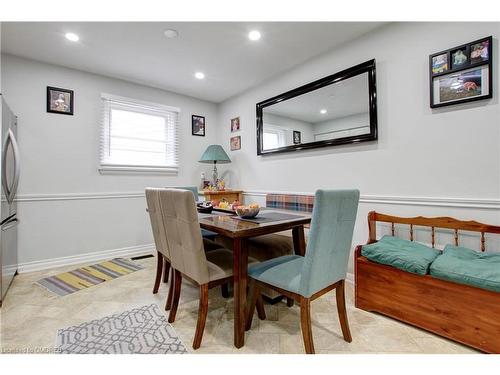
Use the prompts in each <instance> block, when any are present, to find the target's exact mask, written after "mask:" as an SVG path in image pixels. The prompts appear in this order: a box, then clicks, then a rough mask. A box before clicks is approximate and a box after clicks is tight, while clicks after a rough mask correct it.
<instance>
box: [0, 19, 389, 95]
mask: <svg viewBox="0 0 500 375" xmlns="http://www.w3.org/2000/svg"><path fill="white" fill-rule="evenodd" d="M383 24H384V23H381V22H347V23H346V22H296V23H294V22H267V23H266V22H255V23H249V22H209V23H203V22H2V33H1V35H2V44H1V47H2V52H7V53H10V54H13V55H18V56H22V57H26V58H30V59H34V60H39V61H43V62H48V63H52V64H57V65H62V66H66V67H70V68H75V69H80V70H84V71H88V72H92V73H97V74H103V75H106V76H110V77H115V78H120V79H125V80H129V81H133V82H137V83H141V84H145V85H149V86H153V87H158V88H161V89H165V90H169V91H174V92H177V93H181V94H184V95H189V96H193V97H196V98H200V99H204V100H208V101H212V102H216V103H218V102H221V101H224V100H226V99H228V98H230V97H232V96H234V95H237V94H239V93H241V92H243V91H245V90H247V89H249V88H251V87H253V86H255V85H257V84H259V83H261V82H263V81H265V80H267V79H269V78H270V77H272V76H275V75H277V74H279V73H281V72H284V71H285V70H287V69H290V68H292V67H293V66H296V65H299V64H301V63H303V62H305V61H306V60H308V59H311V58H312V57H314V56H317V55H320V54H322V53H325V52H327V51H329V50H331V49H333V48H334V47H335V46H338V45H340V44H342V43H345V42H347V41H350V40H352V39H354V38H357V37H359V36H361V35H363V34H365V33H368V32H370V31H372V30H374V29H375V28H378V27H380V26H382V25H383ZM166 29H175V30H177V31H178V33H179V36H178V37H177V38H174V39H168V38H166V37H165V35H164V34H163V33H164V31H165V30H166ZM254 29H256V30H259V31H260V32H261V34H262V38H261V39H260V40H259V41H250V40H249V39H248V33H249V31H251V30H254ZM67 32H73V33H76V34H78V35H79V36H80V40H79V41H78V42H76V43H74V42H70V41H68V40H66V39H65V38H64V34H65V33H67ZM197 71H201V72H203V73H204V74H205V79H203V80H198V79H196V78H194V73H195V72H197Z"/></svg>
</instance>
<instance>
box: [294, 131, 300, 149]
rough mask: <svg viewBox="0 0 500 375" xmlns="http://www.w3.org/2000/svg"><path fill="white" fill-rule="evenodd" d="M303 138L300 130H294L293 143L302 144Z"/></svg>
mask: <svg viewBox="0 0 500 375" xmlns="http://www.w3.org/2000/svg"><path fill="white" fill-rule="evenodd" d="M300 143H301V140H300V132H299V131H297V130H294V131H293V144H294V145H300Z"/></svg>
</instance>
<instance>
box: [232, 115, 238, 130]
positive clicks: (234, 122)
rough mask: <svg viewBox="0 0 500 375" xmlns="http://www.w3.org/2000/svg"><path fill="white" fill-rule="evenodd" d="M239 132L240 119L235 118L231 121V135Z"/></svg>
mask: <svg viewBox="0 0 500 375" xmlns="http://www.w3.org/2000/svg"><path fill="white" fill-rule="evenodd" d="M239 130H240V118H239V117H235V118H233V119H231V133H234V132H237V131H239Z"/></svg>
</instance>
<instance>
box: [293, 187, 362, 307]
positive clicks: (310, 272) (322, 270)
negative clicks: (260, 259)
mask: <svg viewBox="0 0 500 375" xmlns="http://www.w3.org/2000/svg"><path fill="white" fill-rule="evenodd" d="M314 197H315V198H314V209H313V214H312V221H311V230H310V231H309V239H308V242H307V248H306V255H305V259H304V265H303V268H302V273H301V280H300V287H299V293H300V294H302V295H303V296H305V297H310V296H311V295H313V294H314V293H316V292H318V291H320V290H321V289H323V288H326V287H327V286H329V285H331V284H333V283H335V282H337V281H339V280H342V279H345V277H346V274H347V263H348V261H349V254H350V253H351V244H352V234H353V231H354V223H355V221H356V214H357V211H358V203H359V190H317V191H316V194H315V196H314Z"/></svg>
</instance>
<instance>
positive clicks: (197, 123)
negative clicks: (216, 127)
mask: <svg viewBox="0 0 500 375" xmlns="http://www.w3.org/2000/svg"><path fill="white" fill-rule="evenodd" d="M191 134H192V135H197V136H200V137H204V136H205V117H203V116H198V115H192V116H191Z"/></svg>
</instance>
